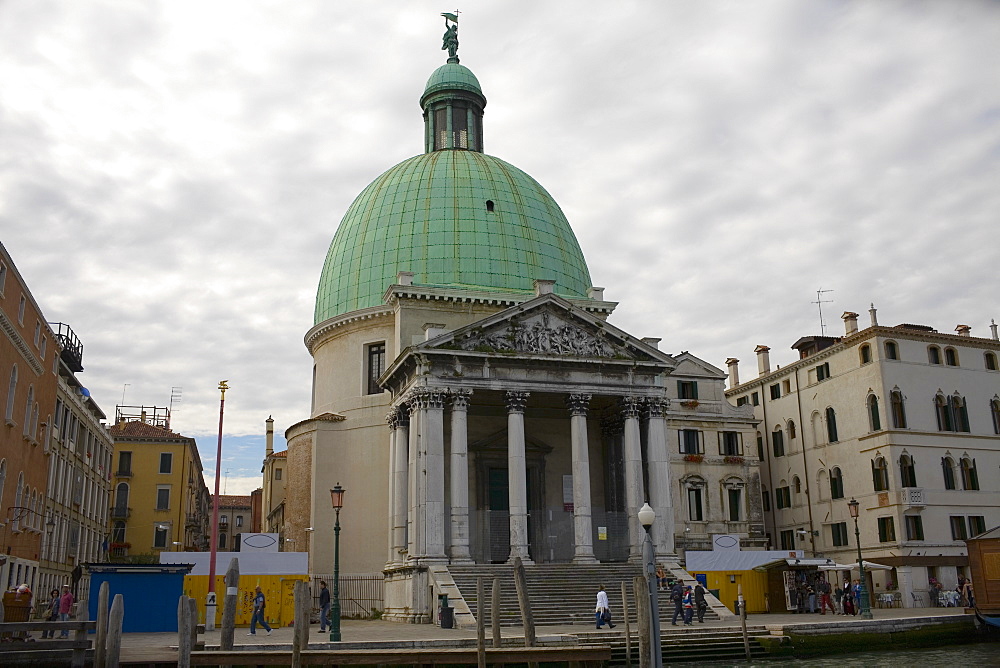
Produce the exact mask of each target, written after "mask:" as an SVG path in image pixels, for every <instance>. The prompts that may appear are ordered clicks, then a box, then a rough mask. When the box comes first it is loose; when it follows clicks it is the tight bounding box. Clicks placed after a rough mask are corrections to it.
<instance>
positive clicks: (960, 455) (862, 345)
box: [726, 308, 1000, 606]
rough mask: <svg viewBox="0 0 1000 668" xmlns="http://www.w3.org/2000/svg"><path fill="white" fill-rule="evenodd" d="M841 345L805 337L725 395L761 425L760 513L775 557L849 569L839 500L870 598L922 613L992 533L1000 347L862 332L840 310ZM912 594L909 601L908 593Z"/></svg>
mask: <svg viewBox="0 0 1000 668" xmlns="http://www.w3.org/2000/svg"><path fill="white" fill-rule="evenodd" d="M843 320H844V323H845V331H844V335H843V336H840V337H825V336H811V337H803V338H800V339H799V340H798V341H796V342H795V344H793V346H792V348H794V349H795V350H797V351H798V353H799V359H798V360H797V361H795V362H794V363H792V364H787V365H785V366H783V367H781V368H780V369H777V368H775V369H772V368H771V363H770V357H769V355H770V352H769V348H767V347H766V346H758V347H757V349H756V352H757V370H758V375H757V377H756V378H754V379H753V380H750V381H744V382H740V380H739V373H738V360H736V359H730V360H729V368H730V377H731V387H730V389H729V391H728V392H727V393H726V394H727V396H728V397H729V398H730V399H732V400H735V401H736V403H737V404H739V405H745V406H749V407H752V408H753V410H754V413H755V415H756V417H757V418H758V419H759V420H760V421H761V424H760V429H759V431H758V432H757V443H758V446H757V447H758V453H759V454H760V456H761V458H762V460H763V470H762V477H763V481H762V485H763V488H764V491H763V499H764V511H765V512H764V517H765V524H766V526H767V532H768V536H769V538H770V539H771V541H772V545H773V546H774V548H775V549H778V548H780V549H804V550H806V552H807V554H809V555H812V554H815V555H816V556H824V557H830V558H832V559H835V560H836V561H837V562H839V563H852V562H855V563H856V561H857V556H856V555H857V551H856V550H857V544H856V541H855V535H854V525H853V521H852V519H851V517H850V515H849V513H848V507H847V502H848V500H849V499H851V498H855V499H857V500H858V502H859V503H860V504H861V505H860V519H859V529H860V536H861V548H862V551H863V553H864V557H865V559H868V560H871V561H874V562H877V563H880V564H885V565H888V566H892V567H893V570H892V571H888V572H886V571H876V572H875V573H874V576H873V582H872V584H873V585H874V589H873V591H874V592H875V593H876V594H877V593H880V592H884V591H886V587H887V586H890V585H891V586H896V587H898V588H899V589H900V590H901V591H902V600H903V603H904V605H907V606H909V605H913V604H914V603H917V602H919V603H923V604H926V603H927V601H928V590H929V589H930V583H931V581H932V579H933V580H936V581H938V582H940V583H942V584H943V586H944V587H946V588H952V589H953V588H954V587H955V585H956V583H957V578H958V576H959V575H964V576H966V577H968V575H969V573H968V570H967V566H968V559H967V552H966V546H965V542H964V540H965V539H966V538H968V537H970V536H973V535H975V534H978V533H982V532H983V531H985V530H986V529H988V528H990V527H994V526H996V525H997V524H1000V478H998V470H1000V365H998V359H1000V341H998V340H997V327H996V325H995V324H991V325H990V336H989V337H986V338H979V337H973V336H972V335H971V328H970V327H968V326H966V325H959V326H958V327H956V328H955V333H954V334H949V333H942V332H939V331H937V330H936V329H934V328H932V327H929V326H925V325H913V324H900V325H896V326H892V327H886V326H882V325H879V324H878V321H877V317H876V312H875V309H874V308H872V309H871V311H870V324H869V325H868V326H867V327H864V328H863V329H859V326H858V315H857V314H856V313H851V312H848V313H845V314H844V315H843ZM911 594H912V595H911Z"/></svg>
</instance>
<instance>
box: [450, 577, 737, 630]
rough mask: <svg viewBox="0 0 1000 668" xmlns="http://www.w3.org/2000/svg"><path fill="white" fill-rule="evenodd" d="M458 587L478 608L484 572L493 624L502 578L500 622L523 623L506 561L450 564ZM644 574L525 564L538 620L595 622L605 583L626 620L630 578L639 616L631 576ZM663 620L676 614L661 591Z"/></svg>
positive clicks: (710, 614)
mask: <svg viewBox="0 0 1000 668" xmlns="http://www.w3.org/2000/svg"><path fill="white" fill-rule="evenodd" d="M448 571H449V573H450V574H451V577H452V579H453V580H454V582H455V585H456V586H457V587H458V589H459V591H460V592H461V593H462V597H463V598H464V599H465V602H466V603H467V604H468V606H469V610H470V611H471V612H472V613H473V614H475V612H476V578H477V576H479V575H482V576H483V578H484V579H485V585H486V599H487V600H486V601H485V603H486V605H485V614H484V618H485V620H484V621H485V623H486V624H487V625H489V624H491V623H492V620H491V616H490V605H489V597H490V593H491V588H492V586H493V578H494V577H499V578H500V601H501V603H500V625H501V626H520V624H521V614H520V610H519V608H518V604H517V592H516V590H515V589H514V569H513V567H512V566H509V565H506V564H472V565H455V564H453V565H451V566H449V567H448ZM641 574H642V568H641V567H640V566H637V565H634V564H593V565H589V564H588V565H578V564H538V565H530V566H525V581H526V582H527V585H528V596H529V599H530V601H531V610H532V616H533V617H534V621H535V624H593V623H594V604H595V601H596V598H597V588H598V586H600V585H603V586H604V588H605V590H606V591H607V592H608V599H609V601H610V603H611V611H612V617H613V619H614V621H615V624H618V622H620V621H621V620H622V614H621V605H622V603H621V583H622V582H625V583H626V584H627V586H628V592H629V601H630V602H629V608H630V610H629V618H630V620H632V621H634V620H635V609H634V607H633V604H632V602H631V598H632V578H633V577H635V576H638V575H641ZM659 605H660V619H661V621H665V622H666V623H667V624H668V625H669V623H670V617H671V616H672V615H673V604H672V603H671V602H670V594H669V592H666V591H663V592H659ZM705 619H706V620H717V619H719V616H718V614H717V613H716V612H714V611H713V610H711V609H709V610H708V611H707V612H706V614H705Z"/></svg>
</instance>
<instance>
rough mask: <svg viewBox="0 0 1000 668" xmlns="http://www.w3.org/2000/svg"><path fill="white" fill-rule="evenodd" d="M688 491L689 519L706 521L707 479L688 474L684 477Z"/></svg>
mask: <svg viewBox="0 0 1000 668" xmlns="http://www.w3.org/2000/svg"><path fill="white" fill-rule="evenodd" d="M682 482H683V484H684V488H685V491H686V493H687V503H688V520H690V521H692V522H703V521H705V502H706V501H707V499H706V498H705V479H704V478H701V477H699V476H688V477H687V478H684V479H683V481H682Z"/></svg>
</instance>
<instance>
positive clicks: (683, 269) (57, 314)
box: [0, 0, 1000, 494]
mask: <svg viewBox="0 0 1000 668" xmlns="http://www.w3.org/2000/svg"><path fill="white" fill-rule="evenodd" d="M459 9H461V10H463V13H462V14H461V23H460V33H459V35H460V40H461V48H460V51H459V55H460V56H461V59H462V64H464V65H467V66H468V67H470V68H471V69H472V70H473V71H474V72H475V73H476V75H477V76H478V78H479V80H480V82H481V83H482V85H483V90H484V92H485V94H486V96H487V98H488V99H489V106H488V107H487V109H486V119H485V128H486V136H485V144H486V149H487V152H488V153H490V154H492V155H496V156H498V157H500V158H503V159H505V160H507V161H509V162H511V163H513V164H515V165H517V166H519V167H520V168H522V169H524V170H525V171H527V172H528V173H529V174H531V175H532V176H534V177H535V178H536V179H537V180H538V181H539V182H540V183H542V185H544V186H545V187H546V188H547V189H548V190H549V192H550V193H552V195H553V196H554V197H555V198H556V200H557V201H558V202H559V203H560V205H561V206H562V207H563V210H564V211H565V213H566V215H567V217H568V219H569V221H570V223H571V224H572V225H573V228H574V230H575V232H576V234H577V237H578V239H579V241H580V245H581V246H582V248H583V251H584V254H585V256H586V257H587V261H588V264H589V266H590V271H591V275H592V278H593V281H594V283H595V284H596V285H599V286H604V287H605V288H606V293H605V295H606V297H607V298H608V299H611V300H616V301H620V302H621V305H620V306H619V307H618V310H617V311H616V313H615V315H614V316H613V319H612V320H613V322H614V323H615V324H616V325H618V326H619V327H622V328H623V329H625V330H626V331H629V332H630V333H632V334H635V335H637V336H659V337H662V338H663V342H662V344H661V348H662V349H664V350H667V351H669V352H679V351H681V350H689V351H691V352H692V353H694V354H695V355H698V356H700V357H702V358H704V359H705V360H707V361H709V362H711V363H713V364H715V365H717V366H720V367H724V366H725V365H724V361H725V359H726V358H727V357H729V356H735V357H739V358H741V359H742V360H743V369H744V377H750V376H752V375H754V374H755V373H756V362H755V359H754V355H753V352H752V351H753V348H754V346H755V345H757V344H766V345H769V346H770V347H771V348H772V363H777V364H785V363H787V362H789V361H791V360H792V359H794V357H795V355H794V351H792V350H790V349H789V345H790V344H791V343H793V342H794V341H795V340H796V339H797V338H798V337H800V336H803V335H808V334H818V333H820V321H819V314H818V312H817V307H816V305H815V304H813V303H812V302H814V301H816V291H817V290H818V289H820V288H823V289H825V290H832V292H827V293H824V299H829V300H832V303H828V304H824V305H823V307H824V310H823V314H824V317H825V320H826V322H827V324H828V327H827V332H828V333H830V334H839V333H840V332H841V331H842V323H841V321H840V319H839V316H840V314H841V313H842V312H843V311H845V310H853V311H858V312H861V313H862V314H864V313H865V310H866V309H867V308H868V304H869V303H870V302H874V303H875V305H876V307H878V309H879V319H880V322H881V323H882V324H890V325H892V324H898V323H900V322H913V323H921V324H927V325H931V326H933V327H936V328H937V329H939V330H940V331H944V332H951V331H953V330H954V327H955V325H957V324H959V323H963V324H969V325H971V326H972V328H973V332H972V333H973V335H974V336H977V335H978V336H988V335H989V331H988V326H989V322H990V319H991V318H1000V304H998V297H997V295H998V291H997V284H998V280H997V273H996V271H997V260H998V255H1000V253H998V250H997V249H998V242H997V239H998V234H997V230H996V228H997V223H998V220H997V215H998V212H1000V80H998V73H1000V48H998V46H997V45H998V44H1000V4H998V3H996V2H971V1H964V0H955V1H953V2H913V1H910V2H891V1H888V0H883V1H880V2H845V1H839V2H834V1H830V2H823V1H818V0H817V1H804V0H791V1H788V2H779V1H773V2H771V1H758V2H713V1H710V0H706V1H698V2H694V1H691V0H688V1H683V2H682V1H673V0H671V1H665V0H664V1H657V2H653V1H649V2H597V1H596V0H575V1H574V2H546V3H540V2H533V1H529V0H513V1H512V0H495V1H480V2H476V3H474V4H473V3H470V5H469V6H466V7H462V6H460V7H459ZM442 11H453V8H451V7H449V6H444V5H441V4H440V3H431V2H426V1H424V0H406V1H405V2H404V1H402V0H400V1H397V2H388V1H386V2H378V3H375V2H344V1H340V2H332V1H328V0H296V1H295V2H289V1H287V0H285V1H281V2H279V1H274V2H263V1H255V0H240V1H233V2H223V1H212V0H199V1H197V2H187V1H185V0H164V1H162V2H154V1H151V0H150V1H143V2H135V1H131V2H130V1H127V0H121V1H118V2H115V1H111V0H109V1H100V0H88V1H87V2H79V1H73V0H0V240H2V241H3V243H4V244H5V245H6V247H7V249H8V251H9V252H10V254H11V255H12V256H13V258H14V261H15V263H16V264H17V266H18V268H19V270H20V271H21V273H22V274H23V275H24V276H25V278H26V280H27V281H28V282H29V286H30V287H31V289H32V291H33V293H34V295H35V298H36V300H37V301H38V302H39V304H40V305H41V307H42V309H43V310H44V312H45V314H46V317H47V318H48V319H49V320H51V321H63V322H66V323H69V324H70V325H71V326H72V327H73V329H74V330H75V331H76V333H77V335H78V336H79V337H80V338H81V339H82V341H83V343H84V346H85V348H84V366H85V367H86V370H85V372H84V373H83V374H82V375H81V380H83V382H84V383H86V384H87V385H88V386H89V387H90V389H91V391H92V393H93V396H94V397H95V399H96V400H97V401H98V403H100V404H101V405H102V406H103V407H104V410H105V412H107V413H108V414H109V415H111V416H113V415H114V410H115V405H116V404H118V403H120V402H121V400H122V396H123V391H124V396H125V403H127V404H138V403H145V404H147V405H159V406H163V405H166V404H167V403H168V402H169V400H170V394H171V388H172V387H180V388H183V390H182V392H183V398H182V400H181V402H180V403H179V404H177V405H176V406H175V408H176V410H175V414H174V422H173V427H174V428H175V429H176V430H178V431H181V432H182V433H185V434H187V435H191V436H195V437H197V438H198V440H199V443H200V444H201V446H202V456H203V460H204V461H205V465H206V474H207V475H208V476H213V475H214V471H215V437H214V434H215V431H216V429H217V425H218V392H217V390H216V385H217V383H218V381H219V380H221V379H228V380H229V381H230V385H231V387H232V389H231V390H230V392H229V393H228V394H227V402H226V403H227V405H226V441H225V452H224V455H223V463H222V470H223V471H224V472H227V474H228V482H227V491H228V492H229V493H231V494H233V493H247V492H249V490H251V489H253V488H254V487H256V486H259V483H260V477H259V476H260V474H259V471H260V462H261V458H262V456H263V433H262V432H263V428H264V420H265V419H266V418H267V416H268V415H273V416H274V419H275V423H276V428H277V431H278V433H279V435H280V434H281V433H282V432H283V431H284V429H285V428H287V427H288V426H290V425H291V424H293V423H295V422H297V421H299V420H301V419H304V418H305V417H307V413H308V410H309V383H310V374H311V361H310V358H309V356H308V354H307V352H306V350H305V347H304V345H303V343H302V337H303V335H304V334H305V332H306V331H307V330H308V329H309V327H310V326H311V325H312V313H313V299H314V297H315V289H316V283H317V280H318V278H319V272H320V269H321V268H322V265H323V259H324V257H325V255H326V250H327V247H328V245H329V243H330V240H331V238H332V237H333V234H334V232H335V231H336V228H337V225H338V223H339V221H340V218H341V216H342V215H343V213H344V212H345V211H346V209H347V207H348V205H349V204H350V203H351V201H352V199H353V198H354V197H355V196H356V195H357V194H358V193H359V192H360V191H361V190H362V189H363V188H364V186H365V185H367V184H368V183H369V182H370V181H372V180H373V179H374V178H375V177H376V176H377V175H378V174H379V173H381V172H382V171H384V170H385V169H387V168H388V167H390V166H392V165H394V164H396V163H397V162H399V161H401V160H403V159H405V158H408V157H410V156H412V155H415V154H417V153H419V152H420V151H421V150H422V136H423V135H422V121H421V117H420V110H419V106H418V98H419V96H420V93H421V92H422V90H423V85H424V82H425V81H426V79H427V76H428V75H429V74H430V73H431V72H432V71H433V70H434V69H435V68H436V67H437V66H438V65H440V64H441V63H443V62H444V58H445V54H444V53H443V52H442V51H441V50H440V44H441V42H440V39H441V33H442V32H443V19H442V18H441V17H440V12H442ZM865 323H867V315H864V317H863V318H862V324H865ZM126 384H127V386H126ZM278 447H279V448H281V447H283V446H282V445H281V444H280V442H279V444H278ZM209 484H210V485H211V478H209Z"/></svg>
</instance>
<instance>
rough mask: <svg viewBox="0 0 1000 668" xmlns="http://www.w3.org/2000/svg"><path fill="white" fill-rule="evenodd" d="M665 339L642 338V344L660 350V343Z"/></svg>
mask: <svg viewBox="0 0 1000 668" xmlns="http://www.w3.org/2000/svg"><path fill="white" fill-rule="evenodd" d="M662 340H663V339H660V338H657V337H655V336H644V337H642V342H643V343H645V344H646V345H647V346H649V347H650V348H656V349H657V350H659V349H660V341H662Z"/></svg>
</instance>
